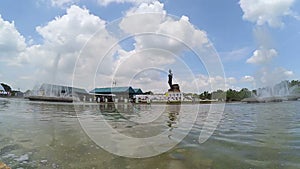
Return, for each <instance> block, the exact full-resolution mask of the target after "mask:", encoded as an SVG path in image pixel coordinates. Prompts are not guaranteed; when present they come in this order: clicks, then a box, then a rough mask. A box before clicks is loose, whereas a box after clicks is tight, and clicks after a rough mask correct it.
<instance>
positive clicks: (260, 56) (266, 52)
mask: <svg viewBox="0 0 300 169" xmlns="http://www.w3.org/2000/svg"><path fill="white" fill-rule="evenodd" d="M277 55H278V53H277V51H276V50H275V49H264V48H261V49H257V50H255V51H254V52H253V55H252V56H251V57H250V58H249V59H248V60H247V63H253V64H265V63H268V62H270V61H271V60H272V59H273V58H274V57H276V56H277Z"/></svg>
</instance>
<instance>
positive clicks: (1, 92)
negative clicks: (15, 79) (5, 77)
mask: <svg viewBox="0 0 300 169" xmlns="http://www.w3.org/2000/svg"><path fill="white" fill-rule="evenodd" d="M8 94H9V93H8V92H6V90H5V89H4V87H3V86H2V85H1V84H0V96H8Z"/></svg>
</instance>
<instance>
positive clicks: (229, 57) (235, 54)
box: [220, 47, 250, 62]
mask: <svg viewBox="0 0 300 169" xmlns="http://www.w3.org/2000/svg"><path fill="white" fill-rule="evenodd" d="M249 51H250V49H249V47H243V48H240V49H235V50H232V51H229V52H220V55H221V56H222V60H223V61H225V62H232V61H240V60H242V59H244V58H245V57H247V55H248V54H249Z"/></svg>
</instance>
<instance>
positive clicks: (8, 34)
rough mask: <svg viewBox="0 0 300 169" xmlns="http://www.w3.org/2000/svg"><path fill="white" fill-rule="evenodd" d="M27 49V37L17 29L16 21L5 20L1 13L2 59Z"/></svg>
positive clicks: (0, 41) (0, 44)
mask: <svg viewBox="0 0 300 169" xmlns="http://www.w3.org/2000/svg"><path fill="white" fill-rule="evenodd" d="M25 49H26V43H25V38H24V37H23V36H22V35H21V34H20V33H19V32H18V31H17V29H16V27H15V24H14V22H11V23H10V22H8V21H4V20H3V18H2V16H1V15H0V51H1V52H0V61H1V60H2V61H3V60H8V59H11V58H13V57H17V56H18V54H19V53H20V52H22V51H24V50H25Z"/></svg>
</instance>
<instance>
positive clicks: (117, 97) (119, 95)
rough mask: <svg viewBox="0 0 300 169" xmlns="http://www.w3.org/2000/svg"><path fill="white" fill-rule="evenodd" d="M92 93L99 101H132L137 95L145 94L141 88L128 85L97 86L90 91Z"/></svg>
mask: <svg viewBox="0 0 300 169" xmlns="http://www.w3.org/2000/svg"><path fill="white" fill-rule="evenodd" d="M90 94H92V95H95V97H96V101H97V102H119V101H120V102H130V101H133V99H134V96H135V95H141V94H143V91H142V90H141V89H139V88H137V89H134V88H132V87H131V86H128V87H105V88H95V89H94V90H92V91H90Z"/></svg>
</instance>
